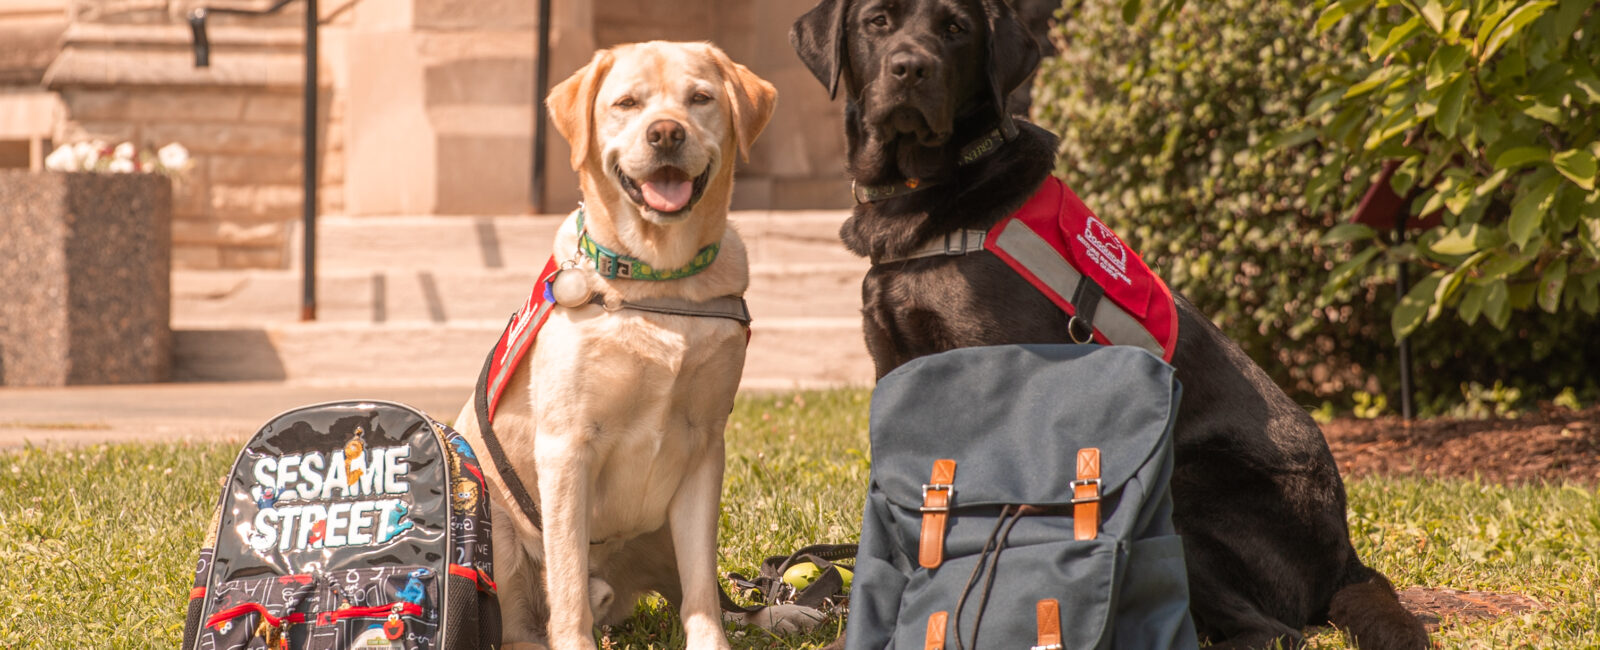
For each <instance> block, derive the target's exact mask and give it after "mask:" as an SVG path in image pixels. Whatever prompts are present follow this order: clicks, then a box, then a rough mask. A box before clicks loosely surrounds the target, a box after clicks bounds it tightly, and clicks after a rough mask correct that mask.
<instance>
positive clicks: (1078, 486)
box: [1072, 447, 1100, 539]
mask: <svg viewBox="0 0 1600 650" xmlns="http://www.w3.org/2000/svg"><path fill="white" fill-rule="evenodd" d="M1099 534H1100V450H1099V449H1096V448H1094V447H1089V448H1086V449H1079V450H1078V480H1076V481H1073V482H1072V536H1073V537H1074V538H1076V539H1094V538H1095V537H1096V536H1097V535H1099Z"/></svg>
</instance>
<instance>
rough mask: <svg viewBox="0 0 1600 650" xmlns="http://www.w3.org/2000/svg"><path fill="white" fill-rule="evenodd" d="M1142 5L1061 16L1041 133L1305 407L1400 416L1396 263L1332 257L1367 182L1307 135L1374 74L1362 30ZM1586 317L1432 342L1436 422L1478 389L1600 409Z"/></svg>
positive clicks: (1277, 14)
mask: <svg viewBox="0 0 1600 650" xmlns="http://www.w3.org/2000/svg"><path fill="white" fill-rule="evenodd" d="M1127 8H1128V3H1125V2H1118V1H1117V0H1067V2H1066V5H1065V6H1064V7H1063V9H1062V11H1061V12H1060V14H1059V15H1058V19H1059V20H1058V25H1057V27H1056V28H1055V29H1054V31H1053V34H1052V36H1053V38H1054V39H1055V41H1056V42H1057V45H1058V49H1059V51H1060V54H1059V55H1058V56H1057V57H1054V58H1052V59H1049V60H1047V61H1046V62H1045V64H1044V66H1043V68H1042V69H1041V71H1040V74H1039V77H1038V81H1037V82H1036V88H1035V90H1034V92H1035V98H1036V99H1035V103H1034V118H1035V120H1036V121H1038V122H1039V123H1040V124H1041V125H1044V126H1045V127H1047V128H1050V129H1051V130H1053V131H1055V132H1056V133H1058V134H1060V135H1061V136H1062V148H1061V158H1060V163H1059V168H1058V173H1059V174H1060V175H1061V176H1062V178H1063V179H1065V180H1066V181H1067V183H1068V184H1069V185H1071V186H1072V187H1073V188H1074V190H1076V191H1077V192H1078V194H1079V195H1080V196H1082V197H1083V199H1084V201H1085V202H1086V203H1088V205H1089V206H1090V207H1092V208H1093V209H1094V210H1095V211H1096V212H1097V213H1098V214H1099V215H1100V216H1101V217H1102V218H1104V219H1105V220H1106V221H1107V222H1108V223H1109V224H1110V225H1111V226H1112V227H1113V228H1115V229H1116V230H1117V231H1118V232H1119V233H1120V234H1122V235H1123V236H1124V237H1125V238H1126V239H1127V240H1128V242H1129V244H1130V245H1132V246H1133V247H1134V248H1135V249H1137V250H1139V251H1141V252H1142V254H1143V255H1144V257H1145V260H1146V262H1147V263H1149V264H1150V266H1151V267H1152V268H1154V269H1156V270H1157V272H1159V273H1161V275H1162V276H1163V277H1164V278H1166V280H1167V282H1168V283H1169V284H1170V285H1172V287H1173V288H1174V289H1175V290H1178V291H1181V292H1182V293H1184V294H1185V295H1186V296H1187V297H1188V298H1189V299H1190V300H1192V301H1194V303H1195V304H1196V305H1197V306H1198V307H1199V308H1200V309H1201V310H1202V311H1204V312H1205V313H1207V314H1210V315H1211V316H1212V318H1213V320H1215V321H1216V322H1217V323H1218V324H1219V325H1220V326H1221V327H1222V328H1223V330H1224V331H1225V332H1227V333H1228V335H1230V336H1231V337H1233V338H1234V339H1235V340H1237V341H1238V342H1239V343H1240V344H1241V345H1242V346H1243V347H1244V349H1245V351H1246V352H1247V353H1248V354H1249V355H1250V356H1251V357H1252V358H1254V359H1256V360H1257V361H1258V362H1259V363H1261V364H1262V366H1263V367H1264V368H1265V369H1266V370H1267V371H1268V373H1269V374H1271V375H1272V376H1273V378H1274V379H1275V380H1276V381H1277V382H1278V383H1279V384H1280V385H1282V386H1284V387H1285V388H1286V389H1288V390H1289V391H1290V393H1291V394H1292V395H1295V396H1296V397H1297V398H1298V399H1300V400H1301V401H1302V402H1305V403H1308V404H1311V403H1317V402H1320V401H1322V400H1323V399H1325V398H1331V399H1335V400H1338V401H1340V403H1342V404H1345V405H1349V404H1350V403H1351V401H1350V400H1351V398H1352V395H1353V394H1354V393H1355V392H1356V391H1365V392H1367V393H1370V394H1373V395H1377V394H1379V393H1384V394H1387V397H1388V401H1389V403H1390V404H1395V403H1397V400H1396V395H1397V393H1396V391H1397V389H1398V386H1397V384H1398V381H1397V377H1398V370H1397V364H1396V360H1395V350H1394V338H1393V336H1392V334H1391V333H1390V315H1391V312H1392V311H1393V310H1394V306H1395V296H1394V291H1393V289H1392V287H1391V285H1392V283H1393V279H1394V265H1392V264H1377V263H1372V264H1367V265H1365V266H1364V267H1363V268H1361V269H1358V270H1359V273H1358V272H1357V271H1358V270H1352V267H1353V265H1349V264H1346V262H1347V260H1348V259H1349V253H1348V252H1347V251H1346V248H1347V246H1346V245H1345V244H1343V243H1339V242H1338V241H1337V240H1338V238H1337V237H1335V238H1334V240H1333V241H1329V242H1327V243H1324V237H1325V235H1326V234H1327V233H1328V232H1329V231H1330V230H1332V229H1333V228H1334V227H1335V226H1336V225H1337V224H1338V223H1339V222H1340V221H1341V220H1342V219H1343V218H1344V215H1343V208H1344V206H1346V205H1349V204H1352V203H1353V202H1354V201H1355V200H1357V199H1358V198H1359V197H1360V195H1361V194H1362V193H1363V192H1365V190H1366V187H1367V185H1368V183H1369V182H1368V181H1367V180H1366V179H1367V178H1368V174H1369V173H1370V172H1369V170H1368V169H1367V168H1360V167H1352V166H1350V165H1349V164H1348V163H1347V161H1345V160H1344V159H1345V158H1348V157H1349V154H1348V152H1346V151H1345V150H1344V149H1343V148H1342V145H1334V146H1333V147H1331V148H1330V146H1328V145H1325V144H1323V143H1322V142H1321V141H1319V140H1318V139H1317V138H1316V137H1315V135H1316V132H1315V131H1314V130H1309V129H1304V128H1301V127H1303V126H1304V125H1306V124H1307V123H1308V120H1311V119H1315V117H1316V116H1317V115H1320V114H1321V113H1320V109H1321V107H1322V105H1321V104H1315V103H1313V100H1314V99H1315V98H1317V97H1318V96H1319V95H1320V94H1322V93H1324V92H1325V90H1326V89H1325V88H1324V86H1323V85H1322V83H1321V81H1320V80H1321V79H1323V78H1327V77H1340V76H1350V75H1354V74H1356V71H1357V70H1360V69H1363V68H1364V67H1365V66H1367V65H1369V61H1368V58H1367V56H1366V54H1365V53H1363V52H1362V49H1361V45H1362V44H1363V43H1364V42H1365V32H1364V31H1363V27H1364V26H1365V23H1364V22H1362V21H1361V20H1356V19H1352V20H1345V21H1341V22H1338V23H1336V24H1334V25H1333V26H1332V27H1331V28H1329V29H1327V30H1325V31H1320V32H1316V31H1314V30H1313V28H1312V25H1313V24H1315V22H1316V20H1317V18H1318V17H1319V16H1320V15H1321V10H1320V9H1319V8H1318V7H1317V6H1316V5H1315V4H1312V3H1306V4H1301V3H1298V2H1293V1H1291V0H1212V1H1210V2H1204V3H1200V2H1188V3H1174V2H1171V0H1168V2H1166V3H1165V4H1164V5H1163V8H1162V12H1163V13H1164V12H1166V11H1167V10H1169V9H1175V13H1173V15H1171V16H1170V17H1165V16H1159V15H1158V13H1157V12H1155V11H1150V10H1148V8H1147V9H1146V10H1145V11H1143V12H1141V11H1139V10H1138V7H1134V8H1133V11H1128V12H1125V11H1124V10H1125V9H1127ZM1124 15H1126V16H1129V17H1132V18H1133V20H1132V21H1131V22H1130V21H1128V20H1124ZM1324 103H1325V102H1324ZM1282 134H1287V136H1284V135H1282ZM1344 232H1348V230H1346V231H1344ZM1374 255H1376V254H1374ZM1341 265H1344V266H1343V267H1342V268H1341ZM1335 276H1343V277H1345V278H1346V281H1345V282H1342V283H1341V282H1332V283H1330V280H1331V279H1333V278H1334V277H1335ZM1574 314H1579V312H1578V311H1577V310H1573V311H1572V312H1570V313H1563V314H1562V315H1561V317H1550V316H1548V315H1542V314H1537V313H1527V314H1514V315H1512V316H1511V317H1510V318H1509V319H1508V320H1507V322H1506V327H1505V330H1504V332H1501V331H1497V330H1495V329H1493V328H1489V327H1485V326H1483V325H1482V324H1481V323H1480V324H1478V325H1477V326H1469V325H1467V324H1465V323H1462V322H1460V321H1458V320H1440V321H1437V322H1434V323H1429V324H1428V325H1426V326H1425V327H1422V328H1420V329H1419V330H1417V332H1415V334H1414V336H1413V342H1414V353H1415V355H1416V373H1415V375H1416V383H1417V392H1418V398H1419V404H1420V409H1419V410H1420V411H1421V412H1423V413H1430V412H1442V411H1443V410H1445V409H1447V408H1449V407H1450V406H1451V405H1453V404H1456V403H1458V402H1460V400H1461V399H1462V394H1461V385H1462V384H1463V383H1464V382H1467V381H1478V382H1480V383H1483V384H1493V383H1494V382H1495V381H1496V380H1503V381H1504V382H1505V385H1507V386H1516V387H1519V388H1521V389H1522V390H1523V391H1524V393H1525V394H1526V395H1527V396H1528V397H1531V398H1541V397H1548V396H1550V395H1553V394H1554V393H1555V391H1557V390H1560V389H1561V388H1564V387H1567V386H1573V387H1576V388H1578V389H1579V390H1580V392H1581V393H1582V394H1584V395H1593V394H1595V393H1596V392H1597V387H1596V384H1595V383H1594V382H1595V380H1594V379H1593V378H1592V377H1591V375H1592V374H1593V373H1592V372H1590V371H1589V370H1588V368H1593V367H1600V365H1594V364H1600V345H1596V344H1594V343H1592V342H1593V341H1596V340H1600V328H1597V327H1596V326H1595V323H1594V321H1593V320H1592V319H1587V318H1577V317H1574V316H1573V315H1574ZM1586 364H1587V365H1586Z"/></svg>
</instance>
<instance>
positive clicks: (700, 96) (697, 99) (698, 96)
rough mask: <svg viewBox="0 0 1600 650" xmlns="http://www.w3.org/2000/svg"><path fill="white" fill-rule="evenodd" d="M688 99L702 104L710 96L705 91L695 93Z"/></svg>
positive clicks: (709, 98) (709, 99)
mask: <svg viewBox="0 0 1600 650" xmlns="http://www.w3.org/2000/svg"><path fill="white" fill-rule="evenodd" d="M689 101H690V102H693V103H695V104H704V103H706V102H709V101H711V96H710V95H707V94H705V93H695V94H694V97H691V98H689Z"/></svg>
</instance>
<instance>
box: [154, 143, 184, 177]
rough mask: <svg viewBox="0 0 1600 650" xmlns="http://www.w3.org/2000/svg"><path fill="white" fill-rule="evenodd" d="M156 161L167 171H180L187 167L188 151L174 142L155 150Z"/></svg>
mask: <svg viewBox="0 0 1600 650" xmlns="http://www.w3.org/2000/svg"><path fill="white" fill-rule="evenodd" d="M156 159H157V160H160V161H161V166H162V167H165V168H167V169H168V170H171V171H182V170H184V169H187V168H188V167H189V150H188V149H185V148H183V145H181V144H178V143H176V142H174V143H172V144H169V145H167V146H165V147H162V148H161V149H159V150H157V151H156Z"/></svg>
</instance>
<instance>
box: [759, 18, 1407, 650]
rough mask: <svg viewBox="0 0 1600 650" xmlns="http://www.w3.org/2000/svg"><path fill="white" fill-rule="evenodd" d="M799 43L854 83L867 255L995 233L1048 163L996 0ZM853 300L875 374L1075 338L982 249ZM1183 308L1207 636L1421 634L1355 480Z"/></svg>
mask: <svg viewBox="0 0 1600 650" xmlns="http://www.w3.org/2000/svg"><path fill="white" fill-rule="evenodd" d="M790 41H791V42H792V44H793V45H794V48H795V50H796V52H798V53H799V55H800V58H801V59H802V60H804V61H805V63H806V65H807V66H808V67H809V68H810V69H811V71H812V73H814V74H815V75H816V76H817V78H818V79H819V80H821V81H822V84H823V85H824V86H827V87H828V89H829V92H830V93H833V94H837V92H838V89H839V86H841V85H842V86H843V87H844V91H845V96H846V98H847V103H846V106H845V134H846V138H847V140H848V155H849V160H848V171H849V173H850V175H851V176H852V177H853V179H854V180H855V183H856V184H857V191H856V194H857V196H858V200H861V201H863V202H861V203H860V204H859V205H857V206H856V208H855V212H854V214H853V215H852V216H851V218H850V219H849V220H848V221H847V222H846V223H845V224H844V227H843V228H842V229H841V232H840V235H841V237H842V238H843V240H844V244H845V246H847V247H849V249H850V250H851V251H854V252H855V253H856V254H859V255H863V256H868V257H870V258H872V259H874V260H882V259H892V258H896V257H900V256H903V255H906V254H907V253H910V252H912V251H914V250H917V249H918V248H920V247H922V246H924V245H926V244H928V243H929V242H930V241H933V239H934V238H936V237H940V238H942V237H943V236H944V235H945V234H947V233H952V232H956V231H958V230H960V229H968V228H970V229H984V228H988V227H990V226H992V225H994V224H995V223H997V222H998V221H999V220H1000V219H1002V218H1004V217H1005V216H1007V215H1009V214H1011V213H1012V212H1013V211H1015V210H1017V208H1019V207H1020V206H1021V205H1022V204H1023V203H1024V202H1025V201H1026V200H1027V199H1028V198H1029V197H1030V196H1031V195H1032V193H1033V192H1034V190H1035V188H1037V187H1039V185H1040V184H1041V183H1042V182H1043V181H1044V179H1045V177H1046V176H1047V175H1049V174H1050V173H1051V169H1052V168H1053V166H1054V162H1055V155H1056V146H1057V138H1056V137H1055V136H1054V135H1052V134H1051V133H1049V132H1048V131H1045V130H1044V129H1041V128H1039V127H1037V126H1034V125H1032V124H1028V123H1025V122H1022V121H1020V120H1017V121H1015V122H1013V118H1012V117H1011V116H1010V111H1009V110H1007V96H1008V95H1010V94H1011V93H1012V91H1013V90H1015V89H1016V88H1017V87H1018V86H1020V85H1021V84H1022V83H1023V82H1024V81H1025V80H1026V79H1027V78H1028V77H1029V75H1031V74H1032V72H1033V70H1034V68H1035V67H1036V66H1037V65H1038V62H1039V58H1040V54H1039V49H1038V46H1037V44H1036V43H1035V42H1034V40H1033V38H1032V36H1030V35H1029V34H1028V31H1027V29H1026V28H1025V27H1024V25H1023V24H1022V23H1021V21H1019V19H1018V17H1017V14H1016V13H1015V11H1014V10H1013V9H1012V8H1011V7H1010V6H1008V5H1007V4H1006V3H1005V2H1004V1H1003V0H822V3H821V4H819V5H817V7H816V8H814V9H812V10H811V11H810V12H808V13H806V14H805V15H804V16H802V17H800V19H799V20H798V21H796V23H795V25H794V28H793V30H792V31H791V32H790ZM997 131H998V132H1000V133H1002V134H1004V135H1005V137H1004V144H1002V145H1000V146H999V148H998V150H997V152H996V153H994V154H993V155H987V156H982V157H979V158H978V159H977V160H976V161H975V162H974V161H973V160H971V158H972V157H973V156H971V155H970V154H971V153H972V151H973V149H972V147H971V144H972V143H974V142H980V141H982V140H984V139H986V138H991V137H992V135H991V134H993V133H995V132H997ZM964 152H965V154H967V158H968V159H966V160H963V155H964ZM908 179H917V180H918V184H917V187H916V188H915V189H914V191H910V192H905V191H904V188H905V187H906V185H907V180H908ZM1068 180H1070V179H1068ZM889 188H897V189H889ZM886 196H887V197H888V198H885V197H886ZM862 302H863V307H862V315H863V316H864V318H865V330H866V342H867V349H868V351H869V352H870V353H871V355H872V359H873V362H874V364H875V365H876V369H877V374H878V376H879V377H882V376H883V375H884V374H886V373H888V372H889V371H890V370H893V369H894V368H895V367H896V366H899V365H901V364H903V363H905V362H907V361H909V360H911V359H914V358H916V357H919V356H922V355H927V354H934V353H937V352H942V351H945V350H949V349H952V348H958V347H966V346H979V345H997V344H1012V343H1051V342H1055V343H1059V342H1066V341H1067V340H1068V317H1067V316H1066V315H1065V314H1064V313H1063V312H1062V311H1061V310H1060V309H1058V308H1057V307H1056V306H1055V305H1054V304H1053V303H1051V302H1050V301H1049V300H1048V299H1047V298H1045V297H1044V296H1043V295H1042V294H1041V293H1039V292H1038V291H1036V290H1035V289H1034V288H1033V287H1032V285H1030V284H1028V283H1027V281H1026V280H1024V279H1023V278H1022V277H1021V276H1019V275H1018V274H1017V273H1016V272H1014V271H1013V270H1012V269H1011V268H1010V267H1009V266H1007V265H1006V264H1005V263H1004V262H1003V261H1002V260H1000V259H998V258H996V257H995V256H993V255H992V254H990V253H988V252H982V251H980V252H976V253H973V254H970V255H960V256H937V257H924V258H920V259H910V260H905V261H897V262H889V263H882V264H875V265H874V266H873V267H872V269H871V271H869V272H868V273H867V276H866V279H865V281H864V283H863V286H862ZM1177 303H1178V310H1179V335H1178V342H1177V348H1176V351H1175V353H1174V356H1173V360H1172V362H1173V365H1174V366H1176V368H1177V375H1178V378H1179V380H1180V381H1182V383H1183V389H1184V395H1183V401H1182V405H1181V407H1180V409H1179V413H1178V420H1177V425H1176V426H1177V429H1176V435H1175V439H1176V447H1177V467H1176V471H1175V472H1174V474H1173V478H1172V492H1173V498H1174V501H1175V508H1174V519H1175V520H1176V524H1177V528H1178V532H1179V533H1181V534H1182V535H1183V538H1184V549H1185V555H1186V560H1187V562H1188V570H1189V588H1190V590H1191V595H1192V598H1191V605H1190V607H1191V610H1192V612H1193V614H1194V620H1195V624H1196V626H1197V628H1198V630H1199V631H1200V633H1201V635H1202V636H1203V637H1205V638H1207V639H1209V640H1210V641H1211V642H1213V643H1214V644H1215V645H1213V646H1212V647H1214V648H1223V647H1228V648H1263V647H1271V646H1274V645H1275V644H1284V645H1286V646H1294V645H1298V644H1300V643H1301V642H1302V640H1303V637H1302V636H1301V633H1300V630H1301V628H1303V627H1304V626H1306V625H1308V624H1316V623H1321V622H1324V621H1331V622H1332V623H1333V624H1334V625H1337V626H1339V627H1340V628H1342V629H1344V630H1346V631H1347V632H1349V633H1350V634H1351V635H1352V636H1353V637H1354V638H1355V639H1356V642H1357V643H1358V644H1359V645H1360V646H1361V647H1363V648H1368V649H1369V650H1370V649H1374V648H1396V649H1400V648H1406V649H1410V648H1426V647H1428V635H1427V632H1426V631H1425V630H1424V629H1423V627H1422V625H1421V623H1419V622H1418V621H1417V619H1416V618H1415V617H1413V616H1412V615H1411V614H1410V613H1408V612H1407V611H1406V610H1405V609H1404V608H1403V607H1402V606H1401V605H1400V602H1399V600H1398V598H1397V597H1396V595H1395V592H1394V588H1393V586H1392V585H1391V584H1390V583H1389V580H1388V579H1387V578H1385V577H1384V576H1383V575H1382V574H1380V573H1378V572H1377V571H1374V570H1372V569H1371V568H1368V567H1367V566H1365V565H1363V564H1362V563H1361V560H1360V559H1359V558H1357V557H1356V554H1355V549H1354V548H1353V547H1352V546H1351V544H1350V535H1349V529H1348V527H1347V525H1346V522H1345V492H1344V484H1343V482H1342V481H1341V479H1340V477H1339V470H1338V468H1337V467H1336V466H1335V465H1334V461H1333V455H1332V453H1330V452H1329V450H1328V445H1327V442H1326V441H1325V440H1324V439H1323V437H1322V434H1321V431H1320V430H1319V429H1318V427H1317V425H1316V423H1315V422H1314V421H1312V419H1311V417H1310V416H1309V415H1308V414H1307V413H1306V412H1305V411H1304V410H1303V409H1301V408H1300V407H1299V406H1298V405H1296V404H1295V403H1294V402H1293V401H1292V400H1290V399H1289V397H1288V396H1287V395H1285V394H1284V392H1283V391H1282V390H1281V389H1279V388H1278V387H1277V386H1276V385H1275V384H1273V382H1272V380H1271V379H1270V378H1269V377H1268V376H1267V374H1266V373H1265V372H1263V371H1262V370H1261V368H1260V367H1258V366H1257V365H1256V364H1255V363H1254V362H1252V361H1251V360H1250V359H1249V358H1248V357H1246V356H1245V354H1244V352H1243V350H1241V349H1240V348H1239V346H1238V345H1237V344H1235V343H1233V342H1232V341H1230V340H1229V339H1228V338H1227V337H1226V336H1224V335H1223V334H1222V332H1221V331H1220V330H1218V329H1217V328H1216V327H1215V326H1214V325H1212V323H1211V321H1210V320H1209V319H1207V318H1206V317H1205V316H1204V315H1203V314H1201V313H1199V312H1198V311H1197V310H1196V309H1195V307H1194V305H1192V304H1190V303H1189V302H1188V301H1187V300H1185V299H1183V298H1181V297H1179V298H1178V299H1177ZM1107 406H1108V408H1112V407H1114V405H1107Z"/></svg>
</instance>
